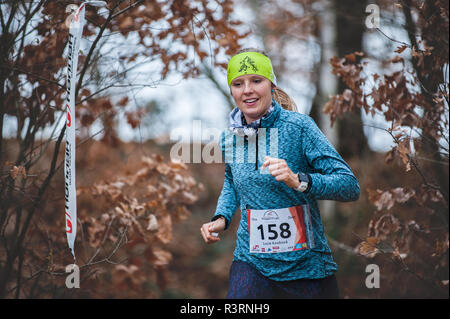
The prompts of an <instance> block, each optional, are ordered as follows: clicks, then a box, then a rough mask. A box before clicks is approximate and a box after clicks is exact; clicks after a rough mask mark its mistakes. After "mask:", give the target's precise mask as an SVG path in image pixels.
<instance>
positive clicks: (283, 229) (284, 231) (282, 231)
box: [256, 223, 291, 240]
mask: <svg viewBox="0 0 450 319" xmlns="http://www.w3.org/2000/svg"><path fill="white" fill-rule="evenodd" d="M264 226H267V227H266V229H264ZM277 226H279V227H277ZM289 228H290V225H289V224H288V223H281V224H279V225H277V224H261V225H259V226H258V227H257V228H256V229H258V230H259V231H260V235H261V239H262V240H265V239H266V238H265V235H266V234H267V235H268V237H267V239H269V240H275V239H277V238H278V237H281V238H283V239H286V238H289V237H291V231H290V229H289Z"/></svg>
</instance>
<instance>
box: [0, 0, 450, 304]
mask: <svg viewBox="0 0 450 319" xmlns="http://www.w3.org/2000/svg"><path fill="white" fill-rule="evenodd" d="M80 3H81V2H77V1H74V0H73V1H62V0H61V1H59V0H56V1H45V0H42V1H27V0H18V1H9V0H4V1H0V10H1V12H0V18H1V19H0V22H1V31H0V32H1V33H0V84H1V85H0V107H1V109H0V134H1V135H0V167H1V175H0V203H1V205H0V297H2V298H186V297H188V298H223V297H224V296H225V294H226V290H227V284H228V282H227V279H228V271H229V267H230V264H231V260H232V251H233V248H234V241H235V230H236V228H237V225H238V224H239V214H236V217H235V219H234V220H233V222H232V224H231V227H230V229H229V230H228V231H226V232H225V233H224V234H223V235H222V240H221V241H220V243H218V244H215V245H205V244H204V243H203V241H202V238H201V236H200V231H199V229H200V226H201V225H202V224H203V223H204V222H206V221H208V220H209V219H210V218H211V216H212V214H213V213H214V210H215V205H216V201H217V198H218V195H219V193H220V190H221V187H222V184H223V174H224V164H221V163H205V162H202V163H180V162H177V161H174V162H172V161H170V150H171V149H172V147H173V145H174V143H176V142H178V141H176V140H174V139H173V138H171V135H172V137H174V136H175V135H176V134H174V132H175V131H177V132H180V131H181V132H188V136H189V139H190V140H189V141H187V142H188V143H189V147H190V148H191V149H194V148H195V147H197V146H199V147H200V148H201V147H204V145H205V144H206V143H208V142H209V141H208V138H206V139H194V136H191V135H189V132H192V128H193V123H194V121H195V120H200V121H201V123H202V127H204V128H206V127H211V128H219V129H224V128H225V127H226V119H227V114H228V112H229V111H230V110H231V108H232V107H233V103H232V100H231V97H230V95H229V92H228V88H227V86H226V80H225V68H226V62H227V60H228V59H229V57H230V56H231V55H233V54H234V53H236V52H237V51H238V50H239V49H240V48H242V47H255V46H256V47H259V48H263V49H264V50H265V51H266V52H267V53H268V54H269V56H270V57H271V59H272V61H273V64H274V68H275V72H276V74H277V78H278V83H279V85H280V87H282V88H283V89H285V90H286V91H287V93H288V94H289V95H291V96H292V97H293V98H294V100H295V101H296V102H297V105H298V107H299V111H300V112H302V113H306V114H309V115H310V116H312V117H313V118H314V120H315V121H316V123H317V124H318V125H319V127H320V128H321V130H322V131H323V132H324V133H325V134H326V136H327V137H328V138H329V139H330V141H331V142H332V143H333V145H334V146H335V147H336V148H337V150H338V151H339V153H340V154H341V155H342V157H343V158H344V159H345V160H346V161H347V163H348V164H349V165H350V167H351V168H352V170H353V171H354V173H355V175H356V176H357V178H358V180H359V182H360V186H361V197H360V199H359V200H358V201H357V202H352V203H338V202H329V201H324V202H322V203H321V211H322V218H323V220H324V226H325V231H326V234H327V238H328V241H329V243H330V246H331V248H332V250H333V256H334V258H335V260H336V262H337V263H338V265H339V271H338V273H337V278H338V282H339V285H340V290H341V297H343V298H448V273H449V270H448V249H449V236H448V199H449V196H448V191H449V190H448V189H449V179H448V178H449V176H448V173H449V172H448V168H449V103H448V102H449V87H448V83H449V69H448V67H449V63H448V39H449V30H448V29H449V20H448V19H449V4H448V1H444V0H442V1H437V0H436V1H413V0H401V1H396V2H392V1H368V2H365V1H349V0H334V1H333V0H317V1H314V0H270V1H269V0H267V1H256V0H244V1H231V0H215V1H212V0H210V1H207V0H191V1H187V0H171V1H143V0H111V1H107V7H105V8H96V7H87V9H86V20H87V22H86V26H85V29H84V34H83V42H82V46H81V53H80V60H79V68H78V81H77V87H76V93H77V94H76V95H77V101H76V104H77V113H76V125H77V157H76V160H77V162H76V166H77V175H76V178H77V201H78V234H77V241H76V247H75V251H76V254H77V265H78V266H79V267H80V277H81V283H80V288H78V289H68V288H67V287H66V285H65V281H66V277H67V273H66V272H65V269H66V266H67V265H69V264H71V263H72V262H73V258H72V255H71V254H70V251H69V249H68V247H67V240H66V235H65V218H64V212H63V211H64V176H63V161H64V136H65V126H64V122H65V108H64V99H65V86H66V72H67V69H66V65H67V60H66V58H67V38H68V23H69V22H70V21H69V20H68V19H70V14H71V9H73V5H79V4H80ZM202 145H203V146H202ZM373 264H375V265H377V266H378V268H379V273H380V282H379V288H369V287H368V286H367V284H366V279H367V277H368V276H369V275H370V274H369V273H368V272H367V271H366V270H367V266H368V265H373Z"/></svg>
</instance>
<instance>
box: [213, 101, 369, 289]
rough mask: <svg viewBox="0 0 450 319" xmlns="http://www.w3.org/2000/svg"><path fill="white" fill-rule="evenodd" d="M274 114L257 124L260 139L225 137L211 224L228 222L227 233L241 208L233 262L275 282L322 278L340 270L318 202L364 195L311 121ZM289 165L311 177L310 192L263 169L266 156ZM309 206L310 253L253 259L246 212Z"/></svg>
mask: <svg viewBox="0 0 450 319" xmlns="http://www.w3.org/2000/svg"><path fill="white" fill-rule="evenodd" d="M273 105H274V110H273V111H272V112H271V113H270V114H269V115H267V116H266V117H263V118H262V119H261V121H260V123H259V127H260V128H259V130H258V134H257V136H253V137H240V136H238V135H235V134H232V133H231V132H230V131H229V130H225V131H224V132H222V135H221V137H220V140H219V145H220V146H221V149H222V155H223V158H224V159H225V178H224V185H223V188H222V191H221V194H220V196H219V199H218V202H217V207H216V212H215V214H214V217H213V219H212V220H215V219H217V218H218V217H220V216H224V217H225V219H226V221H227V227H228V225H229V224H230V222H231V220H232V218H233V216H234V214H235V212H236V210H237V207H238V206H239V208H240V211H241V220H240V224H239V228H238V230H237V240H236V248H235V251H234V259H235V260H240V261H244V262H247V263H250V264H251V265H253V266H254V267H255V268H256V269H258V270H259V271H260V272H261V273H262V274H263V275H264V276H266V277H268V278H269V279H272V280H276V281H286V280H296V279H302V278H310V279H316V278H324V277H327V276H330V275H331V274H333V273H334V272H335V271H336V270H337V264H336V263H335V262H334V261H333V258H332V255H331V250H330V248H329V246H328V242H327V239H326V237H325V234H324V228H323V224H322V220H321V217H320V212H319V207H318V205H317V200H336V201H355V200H357V199H358V198H359V194H360V189H359V184H358V181H357V179H356V178H355V176H354V175H353V173H352V171H351V169H350V167H349V166H348V165H347V164H346V163H345V162H344V160H343V159H342V158H341V156H340V155H339V154H338V153H337V152H336V150H335V149H334V147H333V146H332V145H331V144H330V142H329V141H328V140H327V138H326V137H325V136H324V134H323V133H322V132H321V131H320V129H319V128H318V127H317V125H316V124H315V123H314V121H313V120H312V119H311V117H309V116H308V115H304V114H300V113H297V112H291V111H287V110H285V109H283V108H282V107H281V106H280V105H279V104H278V103H276V102H274V103H273ZM266 155H268V156H272V157H277V158H282V159H284V160H286V162H287V164H288V166H289V168H290V169H291V170H292V171H293V172H294V173H296V172H304V173H307V174H309V175H310V177H311V181H312V186H311V188H310V189H309V190H308V192H307V193H302V192H299V191H297V190H295V189H292V188H290V187H288V186H287V185H285V184H284V183H283V182H279V181H276V180H275V178H274V177H273V176H272V175H270V174H269V173H268V172H267V171H266V172H262V171H261V170H260V169H259V168H260V167H261V165H262V163H263V162H264V156H266ZM298 205H309V208H310V209H309V211H310V216H309V218H310V223H311V226H312V227H311V228H312V234H310V235H311V236H312V240H313V241H314V245H310V247H309V248H308V249H302V250H296V251H290V252H283V253H250V250H249V232H248V224H247V216H246V214H247V213H246V209H247V208H249V209H275V208H286V207H292V206H298Z"/></svg>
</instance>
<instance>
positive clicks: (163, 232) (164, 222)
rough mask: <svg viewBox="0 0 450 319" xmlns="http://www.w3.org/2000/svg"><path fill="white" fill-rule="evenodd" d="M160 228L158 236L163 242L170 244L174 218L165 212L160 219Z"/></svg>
mask: <svg viewBox="0 0 450 319" xmlns="http://www.w3.org/2000/svg"><path fill="white" fill-rule="evenodd" d="M158 224H159V229H158V232H157V233H156V237H158V239H159V240H160V241H161V242H162V243H163V244H168V243H170V241H171V240H172V218H171V217H170V215H169V214H164V215H163V216H162V217H161V218H160V219H159V221H158Z"/></svg>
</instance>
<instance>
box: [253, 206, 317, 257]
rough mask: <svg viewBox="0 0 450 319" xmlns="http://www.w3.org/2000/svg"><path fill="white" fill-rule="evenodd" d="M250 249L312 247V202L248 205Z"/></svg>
mask: <svg viewBox="0 0 450 319" xmlns="http://www.w3.org/2000/svg"><path fill="white" fill-rule="evenodd" d="M247 223H248V229H249V243H250V253H282V252H287V251H295V250H301V249H306V248H311V247H310V246H311V245H313V243H314V241H313V238H312V227H311V222H310V216H309V206H308V205H302V206H295V207H289V208H280V209H265V210H257V209H247Z"/></svg>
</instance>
